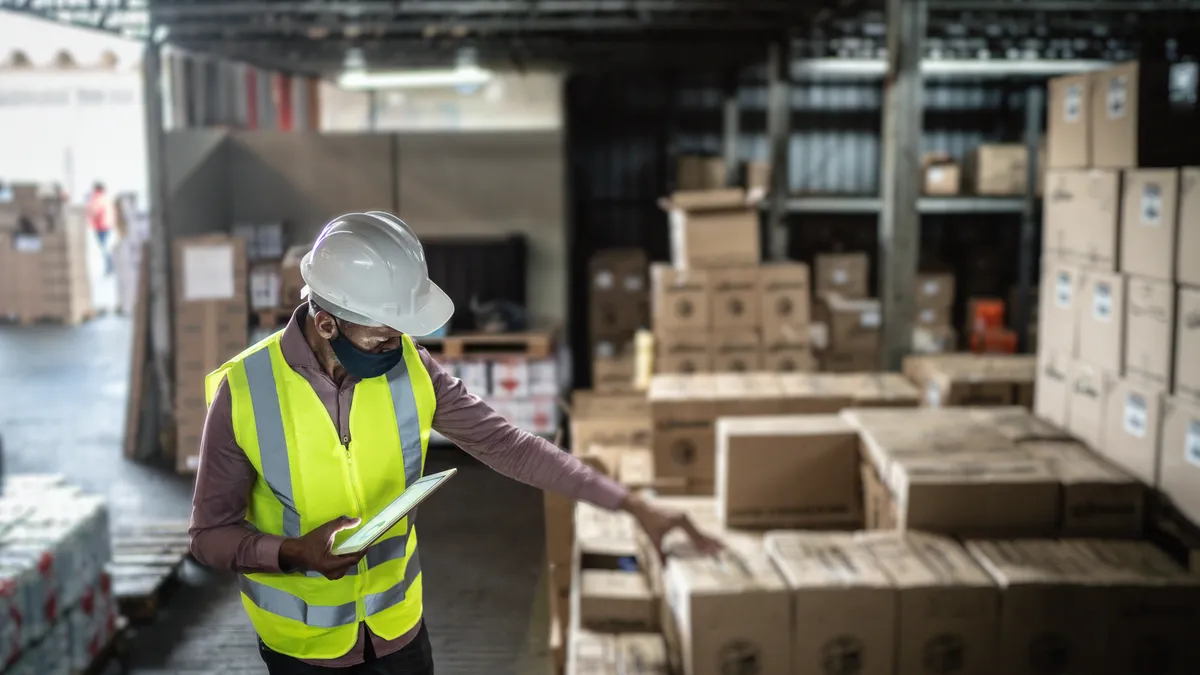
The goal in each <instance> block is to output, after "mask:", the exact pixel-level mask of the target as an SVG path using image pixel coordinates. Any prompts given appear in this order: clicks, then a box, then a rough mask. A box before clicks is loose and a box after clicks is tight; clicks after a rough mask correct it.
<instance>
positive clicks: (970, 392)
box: [917, 354, 1037, 408]
mask: <svg viewBox="0 0 1200 675" xmlns="http://www.w3.org/2000/svg"><path fill="white" fill-rule="evenodd" d="M927 358H928V359H929V361H930V364H931V365H929V366H927V367H926V372H925V373H924V375H923V377H922V379H921V380H919V381H917V384H918V386H920V387H921V388H922V390H923V392H924V404H925V405H927V406H930V407H934V408H936V407H943V406H968V405H1014V404H1015V405H1027V404H1028V405H1031V404H1032V400H1031V399H1032V397H1033V385H1034V380H1035V379H1036V374H1037V363H1036V360H1035V358H1034V357H1032V356H1024V355H1010V356H1004V355H989V356H966V357H965V358H963V357H962V356H959V355H953V354H950V355H946V356H945V357H927Z"/></svg>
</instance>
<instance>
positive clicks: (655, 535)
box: [621, 493, 724, 558]
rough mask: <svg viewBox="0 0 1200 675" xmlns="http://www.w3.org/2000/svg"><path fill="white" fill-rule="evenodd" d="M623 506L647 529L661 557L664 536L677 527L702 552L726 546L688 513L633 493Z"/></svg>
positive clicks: (710, 553) (713, 551)
mask: <svg viewBox="0 0 1200 675" xmlns="http://www.w3.org/2000/svg"><path fill="white" fill-rule="evenodd" d="M621 508H622V509H623V510H624V511H626V512H627V513H629V514H630V515H632V516H633V518H634V520H636V521H637V523H638V525H640V526H641V528H642V529H643V530H645V532H646V534H647V535H648V536H649V537H650V542H651V543H653V544H654V548H655V550H657V551H658V555H659V557H660V558H661V557H662V556H663V538H664V537H666V536H667V534H669V533H670V532H671V531H672V530H674V529H675V528H681V529H682V530H683V531H684V532H686V533H687V536H688V538H689V539H690V540H691V542H692V546H694V547H695V548H696V550H697V551H699V552H700V553H704V554H706V555H712V554H715V553H717V552H719V551H721V550H722V549H723V548H724V545H722V544H721V542H720V541H719V540H717V539H714V538H713V537H710V536H708V535H707V534H705V533H703V532H701V531H700V529H699V528H698V527H696V524H695V523H693V522H692V519H691V518H689V517H688V515H687V514H686V513H681V512H679V511H667V510H664V509H660V508H658V507H656V506H653V505H651V504H648V503H647V502H646V501H645V500H644V499H642V498H641V497H639V496H638V495H636V494H632V493H630V495H629V496H628V497H626V498H625V501H624V502H623V503H622V504H621Z"/></svg>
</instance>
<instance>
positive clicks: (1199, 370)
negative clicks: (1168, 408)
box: [1174, 287, 1200, 402]
mask: <svg viewBox="0 0 1200 675" xmlns="http://www.w3.org/2000/svg"><path fill="white" fill-rule="evenodd" d="M1177 307H1178V314H1177V316H1176V320H1175V377H1174V381H1175V389H1174V391H1175V395H1176V396H1179V397H1180V398H1186V399H1190V400H1192V401H1196V402H1200V288H1184V287H1180V289H1179V304H1178V305H1177Z"/></svg>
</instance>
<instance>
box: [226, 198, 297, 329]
mask: <svg viewBox="0 0 1200 675" xmlns="http://www.w3.org/2000/svg"><path fill="white" fill-rule="evenodd" d="M232 234H233V236H234V237H235V238H237V239H240V240H241V241H242V242H244V246H245V255H246V270H247V271H246V292H247V296H248V300H247V302H248V305H249V307H250V313H251V315H252V316H253V317H254V319H253V320H252V321H251V326H252V328H251V329H250V330H251V332H250V341H251V342H257V341H258V340H260V339H262V338H264V337H266V336H268V335H270V334H271V333H273V332H275V331H276V330H278V329H279V328H280V327H281V326H282V325H283V324H285V323H286V322H287V320H288V318H290V316H291V310H293V309H295V307H296V305H298V304H300V293H299V288H295V289H292V290H293V292H294V293H295V295H294V296H289V294H287V293H285V292H284V290H285V289H284V276H285V270H284V268H285V265H286V256H287V255H288V254H292V253H293V252H292V251H291V250H288V249H287V228H286V227H285V225H284V224H283V223H282V222H278V221H276V222H266V223H238V224H236V225H234V226H233V228H232ZM304 253H307V250H305V251H304V252H302V253H300V257H303V256H304ZM294 263H295V267H294V269H295V272H296V273H297V274H298V273H299V271H300V268H299V263H300V260H299V258H295V259H294Z"/></svg>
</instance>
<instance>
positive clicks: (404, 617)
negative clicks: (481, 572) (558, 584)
mask: <svg viewBox="0 0 1200 675" xmlns="http://www.w3.org/2000/svg"><path fill="white" fill-rule="evenodd" d="M300 270H301V275H302V276H303V278H304V282H305V284H306V286H305V290H304V295H305V297H306V298H307V300H306V302H305V303H304V304H302V305H301V306H300V307H298V308H297V309H296V311H295V313H294V314H293V315H292V318H291V321H289V323H288V324H287V326H286V327H285V328H284V329H283V330H282V331H280V332H278V333H276V334H274V335H272V336H270V337H268V338H266V339H264V340H263V341H262V342H259V343H258V344H256V345H254V346H253V347H251V348H249V349H247V350H246V351H245V352H243V353H241V354H239V355H238V356H236V357H234V359H233V360H231V361H229V362H228V363H227V364H225V365H224V366H222V367H221V368H220V369H218V370H217V371H215V372H214V373H212V374H211V375H209V377H208V381H207V383H206V384H207V387H206V388H207V395H208V397H209V410H208V417H207V419H206V420H205V423H204V434H203V439H202V441H201V445H202V447H201V454H200V467H199V471H198V475H197V477H196V492H195V497H194V499H193V509H192V521H191V527H190V534H191V541H192V544H191V548H192V553H193V554H194V555H195V556H196V559H197V560H199V561H201V562H202V563H204V564H207V565H210V566H213V567H224V568H229V569H232V570H234V571H236V572H238V574H239V577H238V579H239V587H240V590H241V600H242V605H243V606H244V607H245V608H246V612H247V613H248V614H249V615H250V620H251V622H252V623H253V624H254V628H255V630H256V631H257V633H258V637H259V651H260V653H261V655H262V658H263V661H265V662H266V664H267V668H268V670H269V671H270V672H271V673H272V675H285V674H292V673H330V672H341V673H354V674H357V673H395V674H404V675H425V674H428V673H433V658H432V655H431V650H430V644H429V636H428V633H427V631H426V626H425V623H424V621H423V620H422V602H421V596H422V581H423V578H424V577H423V575H422V574H421V561H420V558H419V556H418V547H417V533H416V528H415V526H413V524H412V523H411V522H409V521H410V520H412V518H405V519H402V520H401V521H400V522H399V523H397V525H396V526H395V527H393V528H392V529H391V530H389V531H388V532H387V533H386V534H385V535H384V536H383V537H382V538H381V539H380V540H379V541H377V542H376V543H375V544H373V545H372V546H370V547H369V548H368V549H367V550H366V552H365V554H355V555H346V556H339V555H335V554H333V553H332V552H331V550H330V549H331V544H332V542H333V539H334V535H336V534H337V533H338V532H342V531H343V530H347V529H350V528H353V527H355V526H357V525H358V524H359V523H360V522H365V521H366V520H367V519H369V518H371V517H372V516H374V515H375V514H377V513H379V511H381V510H382V509H383V507H384V506H386V505H387V504H388V503H389V502H391V501H392V500H393V499H394V498H395V497H396V496H398V495H399V494H400V492H402V491H403V490H404V486H406V485H411V484H412V482H413V481H414V480H416V479H417V478H419V477H420V476H421V475H422V472H423V470H424V465H425V456H426V448H427V445H428V441H429V434H430V431H431V430H437V431H438V432H440V433H441V434H443V435H444V436H446V437H447V438H449V439H450V440H452V441H454V442H455V443H457V444H458V445H459V446H461V447H462V448H463V449H464V450H466V451H467V452H469V453H470V454H471V455H473V456H474V457H476V458H477V459H479V460H480V461H482V462H483V463H485V464H486V465H488V466H490V467H491V468H493V469H495V470H496V471H498V472H500V473H502V474H504V475H506V476H509V477H511V478H514V479H516V480H519V481H522V482H524V483H528V484H530V485H533V486H534V487H537V488H540V489H542V490H548V491H551V492H556V493H559V494H562V495H566V496H568V497H572V498H575V499H580V500H583V501H587V502H590V503H592V504H595V505H597V506H600V507H603V508H606V509H614V510H615V509H621V510H624V511H626V512H628V513H630V514H631V515H632V516H633V517H634V519H635V520H636V521H637V523H638V524H639V525H640V526H641V527H642V528H643V529H644V530H645V531H646V533H647V534H648V535H649V536H650V539H651V540H652V541H653V542H655V544H656V545H659V546H660V547H661V542H662V538H663V536H664V535H666V534H667V533H668V532H669V531H671V530H673V529H676V528H682V529H683V530H684V531H686V533H687V534H688V535H689V536H690V538H691V540H692V541H693V543H694V544H696V546H697V547H698V548H699V549H700V550H702V551H714V550H716V549H717V548H718V547H719V544H718V543H717V542H716V541H715V540H713V539H711V538H709V537H707V536H706V535H704V534H702V533H701V532H699V531H698V530H697V529H696V527H695V525H694V524H693V523H692V522H691V521H690V520H689V519H688V518H687V517H686V516H684V515H682V514H679V513H674V512H666V511H663V510H660V509H658V508H656V507H654V506H652V505H650V504H648V503H647V502H645V501H643V500H642V499H640V498H639V497H638V496H637V495H634V494H630V493H629V492H628V491H627V490H626V489H625V488H623V487H622V486H620V485H619V484H617V483H615V482H614V481H612V480H611V479H609V478H607V477H606V476H604V475H603V474H601V473H598V472H596V471H593V470H592V469H590V468H589V467H587V466H586V465H584V464H583V463H581V462H580V461H579V460H578V459H576V458H575V457H573V456H571V455H570V454H568V453H565V452H563V451H561V450H559V449H558V448H556V447H554V445H552V444H550V443H548V442H547V441H545V440H543V439H541V438H538V437H537V436H533V435H531V434H529V433H526V432H524V431H522V430H520V429H518V428H516V427H514V426H512V425H511V424H509V423H508V422H506V421H505V420H504V419H503V418H501V417H500V416H499V415H498V414H496V413H495V412H494V411H493V410H492V409H491V407H489V406H488V404H487V403H484V402H483V401H482V400H481V399H479V398H478V397H477V396H474V395H472V394H471V393H470V392H468V391H467V390H466V389H465V388H464V387H463V384H462V382H461V381H459V380H458V379H456V378H455V377H453V376H452V375H450V374H449V373H448V372H446V370H444V369H443V368H442V366H440V365H439V364H438V363H437V362H436V361H434V360H433V359H432V358H431V357H430V356H429V353H428V352H426V351H425V350H424V349H422V348H421V347H418V346H417V345H416V344H415V343H414V342H413V340H412V338H411V337H410V336H413V335H417V336H420V335H427V334H429V333H431V332H433V331H434V330H436V329H438V328H440V327H441V326H442V325H443V324H445V323H446V322H447V321H448V320H449V319H450V315H451V314H452V313H453V312H454V305H453V302H452V301H451V300H450V298H449V297H448V296H447V295H446V294H445V293H444V292H443V291H442V290H441V289H440V288H438V287H437V286H436V285H434V284H433V283H432V282H430V280H429V273H428V270H427V268H426V264H425V254H424V251H423V249H422V247H421V242H420V241H418V240H417V237H416V236H415V235H414V234H413V232H412V230H410V229H409V228H408V226H407V225H405V224H404V223H403V222H401V221H400V220H399V219H398V218H396V217H395V216H392V215H389V214H386V213H381V212H372V213H352V214H349V215H346V216H343V217H341V218H338V219H336V220H334V221H333V222H331V223H329V224H328V225H326V226H325V229H324V230H323V231H322V232H321V234H320V236H319V237H318V238H317V241H316V243H315V244H314V245H313V249H312V251H310V252H309V253H308V254H307V255H306V256H305V257H304V259H303V260H302V262H301V266H300ZM480 517H494V515H490V514H480ZM480 564H481V565H485V564H486V562H484V561H480Z"/></svg>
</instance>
